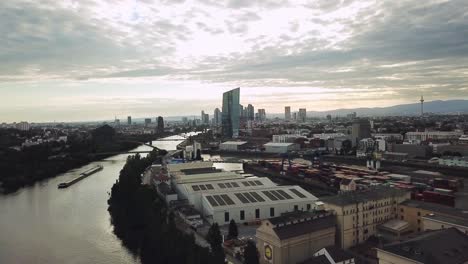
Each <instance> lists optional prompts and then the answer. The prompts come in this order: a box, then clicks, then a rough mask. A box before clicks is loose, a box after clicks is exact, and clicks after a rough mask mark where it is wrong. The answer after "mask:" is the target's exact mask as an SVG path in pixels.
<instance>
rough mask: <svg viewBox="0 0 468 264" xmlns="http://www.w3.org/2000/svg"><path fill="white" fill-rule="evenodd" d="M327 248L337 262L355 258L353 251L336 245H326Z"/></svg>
mask: <svg viewBox="0 0 468 264" xmlns="http://www.w3.org/2000/svg"><path fill="white" fill-rule="evenodd" d="M325 250H327V252H328V254H330V257H332V258H333V260H334V261H335V262H337V263H338V262H342V261H345V260H349V259H353V258H354V256H353V255H352V254H351V253H349V252H347V251H344V250H343V249H341V248H338V247H335V246H329V247H326V248H325Z"/></svg>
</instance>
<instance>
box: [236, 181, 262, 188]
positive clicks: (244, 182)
mask: <svg viewBox="0 0 468 264" xmlns="http://www.w3.org/2000/svg"><path fill="white" fill-rule="evenodd" d="M241 183H242V184H243V185H244V186H245V187H249V186H260V185H263V183H262V182H261V181H259V180H255V181H243V182H241Z"/></svg>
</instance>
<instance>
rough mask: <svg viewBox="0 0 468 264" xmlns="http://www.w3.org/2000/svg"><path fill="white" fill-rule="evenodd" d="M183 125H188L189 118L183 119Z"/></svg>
mask: <svg viewBox="0 0 468 264" xmlns="http://www.w3.org/2000/svg"><path fill="white" fill-rule="evenodd" d="M182 123H184V125H187V123H188V118H187V117H182Z"/></svg>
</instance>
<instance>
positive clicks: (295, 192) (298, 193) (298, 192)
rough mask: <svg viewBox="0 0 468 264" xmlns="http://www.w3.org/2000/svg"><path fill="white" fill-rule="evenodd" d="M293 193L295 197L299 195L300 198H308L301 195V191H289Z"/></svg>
mask: <svg viewBox="0 0 468 264" xmlns="http://www.w3.org/2000/svg"><path fill="white" fill-rule="evenodd" d="M289 190H290V191H291V192H293V193H294V194H295V195H297V196H298V197H299V198H306V196H305V195H304V194H303V193H301V192H300V191H298V190H296V189H289Z"/></svg>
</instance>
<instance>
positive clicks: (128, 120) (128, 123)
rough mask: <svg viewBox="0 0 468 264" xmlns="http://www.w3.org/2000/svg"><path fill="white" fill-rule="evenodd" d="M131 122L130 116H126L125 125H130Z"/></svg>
mask: <svg viewBox="0 0 468 264" xmlns="http://www.w3.org/2000/svg"><path fill="white" fill-rule="evenodd" d="M131 124H132V117H131V116H127V125H131Z"/></svg>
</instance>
